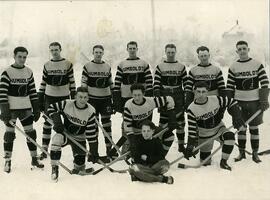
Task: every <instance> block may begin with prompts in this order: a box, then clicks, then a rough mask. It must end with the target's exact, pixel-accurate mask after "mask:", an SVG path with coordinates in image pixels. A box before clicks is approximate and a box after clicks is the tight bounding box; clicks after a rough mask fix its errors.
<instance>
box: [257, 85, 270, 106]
mask: <svg viewBox="0 0 270 200" xmlns="http://www.w3.org/2000/svg"><path fill="white" fill-rule="evenodd" d="M269 90H270V89H269V88H261V89H259V99H260V106H261V110H262V111H266V110H267V109H268V108H269V102H268V96H269Z"/></svg>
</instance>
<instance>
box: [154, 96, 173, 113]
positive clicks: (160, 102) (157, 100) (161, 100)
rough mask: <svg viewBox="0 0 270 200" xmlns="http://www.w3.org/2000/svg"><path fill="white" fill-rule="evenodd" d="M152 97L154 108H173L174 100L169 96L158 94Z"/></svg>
mask: <svg viewBox="0 0 270 200" xmlns="http://www.w3.org/2000/svg"><path fill="white" fill-rule="evenodd" d="M152 98H153V101H154V104H155V107H156V108H162V107H166V108H167V109H168V110H171V109H174V106H175V105H174V100H173V98H172V97H171V96H160V97H152Z"/></svg>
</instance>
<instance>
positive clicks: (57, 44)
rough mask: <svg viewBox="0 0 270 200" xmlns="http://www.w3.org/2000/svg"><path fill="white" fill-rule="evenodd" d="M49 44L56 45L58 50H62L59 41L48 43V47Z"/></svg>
mask: <svg viewBox="0 0 270 200" xmlns="http://www.w3.org/2000/svg"><path fill="white" fill-rule="evenodd" d="M51 46H58V47H59V49H60V50H62V47H61V44H60V43H59V42H52V43H51V44H50V45H49V48H50V47H51Z"/></svg>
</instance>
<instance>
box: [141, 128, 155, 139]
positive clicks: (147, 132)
mask: <svg viewBox="0 0 270 200" xmlns="http://www.w3.org/2000/svg"><path fill="white" fill-rule="evenodd" d="M153 134H154V130H152V129H151V128H150V126H145V125H143V126H142V136H143V138H144V139H145V140H149V139H151V138H152V136H153Z"/></svg>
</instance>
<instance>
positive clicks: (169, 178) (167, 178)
mask: <svg viewBox="0 0 270 200" xmlns="http://www.w3.org/2000/svg"><path fill="white" fill-rule="evenodd" d="M162 182H164V183H167V184H170V185H171V184H173V183H174V179H173V177H172V176H163V181H162Z"/></svg>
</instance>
